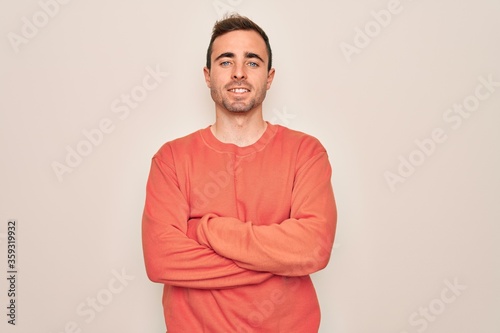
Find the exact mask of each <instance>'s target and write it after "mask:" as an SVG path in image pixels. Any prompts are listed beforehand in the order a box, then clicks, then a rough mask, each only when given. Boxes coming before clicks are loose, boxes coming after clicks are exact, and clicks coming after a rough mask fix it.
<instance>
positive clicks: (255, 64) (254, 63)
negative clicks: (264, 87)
mask: <svg viewBox="0 0 500 333" xmlns="http://www.w3.org/2000/svg"><path fill="white" fill-rule="evenodd" d="M248 65H249V66H250V67H259V64H257V63H256V62H249V63H248Z"/></svg>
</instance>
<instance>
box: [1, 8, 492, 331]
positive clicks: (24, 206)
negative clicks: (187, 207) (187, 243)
mask: <svg viewBox="0 0 500 333" xmlns="http://www.w3.org/2000/svg"><path fill="white" fill-rule="evenodd" d="M61 1H62V0H61ZM46 3H47V4H50V3H52V7H50V6H48V5H46V6H45V5H43V4H46ZM54 4H58V3H57V2H55V0H41V1H40V2H38V1H35V0H22V1H21V0H19V1H6V0H2V1H1V2H0V18H1V19H0V35H1V36H2V38H1V39H0V57H1V59H0V60H1V61H0V71H1V72H0V73H1V75H0V112H1V117H0V136H1V141H0V153H1V164H0V180H1V185H0V242H1V244H0V254H1V258H0V263H1V264H0V267H1V272H0V277H1V279H0V304H1V308H2V309H3V310H1V311H0V312H1V313H0V318H2V319H1V323H0V327H1V331H2V332H23V333H24V332H26V333H27V332H46V333H61V332H66V333H69V332H96V333H98V332H122V333H126V332H134V333H136V332H151V333H153V332H164V331H165V326H164V323H163V313H162V308H161V289H162V288H161V286H160V285H155V284H153V283H152V282H150V281H149V280H148V279H147V277H146V275H145V270H144V265H143V259H142V249H141V239H140V224H141V215H142V209H143V204H144V192H145V182H146V179H147V176H148V172H149V165H150V159H151V157H152V155H153V154H154V153H155V152H156V151H157V150H158V148H159V147H160V146H161V144H163V143H164V142H166V141H168V140H172V139H174V138H177V137H179V136H183V135H186V134H188V133H191V132H193V131H195V130H197V129H199V128H203V127H206V126H208V125H209V124H210V123H212V122H213V119H214V117H213V116H214V109H213V103H212V101H211V99H210V97H209V91H208V90H207V88H206V86H205V83H204V81H203V76H202V68H203V66H204V62H205V52H206V48H207V46H208V42H209V39H210V33H211V28H212V26H213V24H214V22H215V20H216V19H217V18H218V17H219V16H220V15H221V13H222V11H224V10H226V9H230V10H234V11H238V12H240V13H241V14H243V15H247V16H249V17H250V18H252V19H253V20H255V21H256V22H257V23H258V24H259V25H260V26H262V27H263V28H264V29H265V30H266V32H267V33H268V35H269V37H270V39H271V46H272V48H273V52H274V67H275V68H276V78H275V81H274V84H273V87H272V89H271V91H270V92H269V94H268V98H267V100H266V103H265V106H264V108H265V113H266V119H267V120H270V121H271V122H273V123H278V124H282V125H285V126H288V127H290V128H293V129H297V130H301V131H304V132H307V133H309V134H312V135H314V136H316V137H318V138H319V139H320V140H321V142H322V143H323V145H324V146H325V147H326V148H327V150H328V152H329V155H330V160H331V163H332V166H333V170H334V174H333V179H332V182H333V185H334V190H335V194H336V199H337V204H338V211H339V219H338V233H337V238H336V246H335V248H334V250H333V254H332V258H331V261H330V264H329V266H328V267H327V268H326V269H325V270H323V271H321V272H319V273H317V274H314V275H313V279H314V281H315V285H316V287H317V291H318V294H319V298H320V302H321V306H322V313H323V317H322V324H321V330H320V331H321V332H322V333H367V332H370V333H378V332H380V333H403V332H406V333H414V332H429V333H432V332H441V333H448V332H454V333H470V332H478V333H493V332H495V333H496V332H499V331H500V316H498V310H499V309H500V284H499V283H498V282H499V281H500V260H499V256H498V253H500V251H499V250H500V245H499V242H498V236H499V232H500V226H499V221H500V208H499V207H500V205H499V204H498V199H499V191H500V177H499V175H498V172H499V171H498V170H500V159H499V152H500V134H499V133H500V131H499V129H498V128H499V125H500V115H499V111H500V86H499V84H498V83H496V86H495V85H493V86H492V87H489V88H490V90H488V88H486V87H482V88H477V87H478V86H480V85H481V81H480V79H479V78H483V79H484V80H488V79H489V80H491V81H493V82H500V65H499V61H498V59H500V44H499V42H498V36H499V33H500V20H499V19H498V18H499V17H500V2H499V1H498V0H477V1H471V0H468V1H451V0H443V1H429V0H413V1H411V0H401V1H400V2H399V4H398V3H397V2H394V1H387V0H384V1H378V0H377V1H375V0H371V1H368V0H359V1H347V0H337V1H326V0H323V1H321V0H312V1H264V0H254V1H252V0H221V1H213V0H193V1H168V0H167V1H165V0H164V1H159V0H146V1H127V0H125V1H118V0H107V1H82V0H73V1H68V3H66V4H58V5H57V7H58V8H56V7H54ZM222 4H225V5H224V6H223V5H222ZM44 6H45V7H46V8H49V9H45V11H48V12H50V11H51V16H49V15H48V14H44V11H43V10H44V9H43V7H44ZM50 8H51V9H50ZM388 8H389V9H391V10H392V11H393V12H392V13H391V12H390V11H388ZM372 12H373V13H372ZM377 13H378V14H377ZM381 13H386V14H387V13H390V16H387V15H386V16H383V14H381ZM376 17H378V19H379V21H380V23H378V21H377V20H376ZM23 18H24V19H23ZM26 22H32V23H33V22H35V23H36V24H38V27H36V26H35V29H36V30H33V29H31V30H30V29H29V28H27V27H26V25H27V24H28V23H26ZM366 29H367V31H366ZM370 29H371V30H370ZM360 31H361V32H360ZM23 32H24V34H25V36H23ZM367 33H368V35H365V34H367ZM363 35H365V36H363ZM15 36H17V37H15ZM26 36H28V37H26ZM347 44H349V45H350V50H351V51H352V50H353V49H354V48H356V52H355V53H353V52H354V51H352V52H351V53H349V52H346V51H345V50H346V48H349V46H347ZM356 45H357V46H356ZM343 50H344V51H343ZM148 68H149V69H150V70H155V69H158V70H160V71H161V72H163V73H168V76H167V75H165V77H164V78H162V79H161V80H159V81H161V82H159V83H158V85H157V87H156V88H155V89H153V90H151V91H148V92H147V96H144V98H143V100H141V101H140V102H139V103H138V104H137V106H136V107H135V109H131V108H130V113H128V114H125V113H124V111H123V112H119V113H115V112H113V110H114V109H113V107H112V105H113V103H114V101H116V100H118V101H120V99H121V98H122V95H124V94H131V93H132V92H135V93H139V92H141V88H140V87H141V85H142V80H143V78H144V77H145V76H146V75H148ZM151 82H153V81H151ZM477 89H479V90H477ZM477 91H479V93H480V96H481V100H479V99H478V98H477V97H475V95H476V93H477ZM475 102H478V103H477V104H474V103H475ZM115 103H116V102H115ZM463 103H472V104H469V106H468V107H469V109H471V110H473V111H471V112H469V111H467V110H466V111H465V112H464V113H463V114H464V115H465V116H466V117H465V118H464V117H461V118H460V119H461V123H460V126H459V127H457V126H458V120H457V119H459V118H458V113H449V112H453V109H452V111H449V109H450V108H453V106H454V105H460V104H463ZM121 105H122V106H123V105H124V104H121ZM115 106H116V105H115ZM120 116H121V118H120ZM451 116H453V117H454V118H450V117H451ZM446 117H448V118H447V119H448V120H446V119H445V118H446ZM103 119H108V120H107V121H108V122H109V124H110V126H111V127H112V130H110V131H108V132H110V133H104V134H103V136H102V138H99V137H98V136H96V139H95V142H96V144H95V145H92V146H90V148H89V146H85V143H82V141H85V140H86V138H85V136H84V134H83V132H84V131H92V130H93V129H96V128H98V127H99V124H100V122H101V121H103ZM452 119H453V120H452ZM104 121H106V120H104ZM456 127H457V128H456ZM436 128H438V132H439V131H440V133H441V135H440V138H441V139H442V140H441V141H443V142H440V143H432V144H431V143H430V141H429V140H430V138H432V132H433V130H434V129H436ZM439 129H440V130H439ZM94 133H95V132H94ZM443 138H445V139H443ZM98 139H99V140H98ZM416 141H418V142H420V143H421V146H422V145H423V144H427V145H426V146H425V145H424V148H419V146H418V144H417V143H416ZM79 144H80V149H85V147H86V148H87V151H86V153H87V156H84V157H83V158H82V160H81V161H79V163H76V162H75V163H74V167H68V169H69V170H70V171H71V172H65V173H64V174H62V175H59V176H60V177H59V178H61V179H58V176H57V172H55V171H54V167H53V166H54V164H57V163H60V164H61V165H62V164H64V165H67V163H66V161H65V159H66V158H67V154H68V150H67V149H68V147H69V149H77V147H78V145H79ZM425 147H427V148H425ZM422 150H426V151H425V152H422ZM402 160H405V161H409V160H411V161H413V162H401V161H402ZM405 163H414V164H418V165H417V166H415V167H411V166H408V165H406V166H403V165H404V164H405ZM68 169H67V170H66V171H68ZM388 173H391V175H392V177H393V178H392V179H393V180H394V179H397V181H393V182H392V183H391V182H390V181H388V180H387V179H386V177H387V175H388ZM396 176H397V177H400V178H394V177H396ZM9 219H17V221H18V230H17V233H18V235H17V237H18V261H17V266H18V271H19V274H18V281H17V282H18V285H17V291H18V295H17V296H18V297H17V306H18V308H17V319H16V324H17V325H16V326H15V327H13V326H12V325H8V324H7V319H8V318H7V316H6V313H7V309H6V306H7V302H8V297H7V289H8V285H7V280H6V271H7V260H6V256H7V254H6V248H7V245H6V233H7V222H8V220H9ZM116 274H125V276H126V277H127V278H126V280H125V281H124V282H120V281H119V280H117V279H116V277H115V275H116ZM449 285H458V287H457V286H456V287H453V288H450V287H449ZM457 288H458V289H457ZM111 291H113V292H111ZM92 299H97V300H98V301H97V302H101V303H104V304H101V303H97V305H96V309H99V311H97V310H92V307H91V306H90V305H89V303H88V302H89V301H90V302H91V300H92ZM99 300H100V301H99ZM425 313H427V314H425ZM189 333H191V332H189Z"/></svg>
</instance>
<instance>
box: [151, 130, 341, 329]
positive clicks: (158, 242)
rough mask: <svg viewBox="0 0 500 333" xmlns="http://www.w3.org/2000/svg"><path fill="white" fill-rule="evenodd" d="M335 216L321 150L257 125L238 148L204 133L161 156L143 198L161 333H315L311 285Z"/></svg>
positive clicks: (170, 145) (312, 141)
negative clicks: (253, 136) (252, 138)
mask: <svg viewBox="0 0 500 333" xmlns="http://www.w3.org/2000/svg"><path fill="white" fill-rule="evenodd" d="M336 220H337V212H336V207H335V201H334V195H333V191H332V186H331V167H330V163H329V161H328V156H327V153H326V151H325V149H324V148H323V146H322V145H321V144H320V142H319V141H318V140H317V139H316V138H314V137H312V136H309V135H306V134H304V133H301V132H298V131H294V130H290V129H288V128H286V127H283V126H280V125H272V124H270V123H268V124H267V128H266V130H265V132H264V134H263V135H262V136H261V137H260V139H259V140H258V141H257V142H256V143H254V144H252V145H250V146H245V147H239V146H236V145H234V144H228V143H223V142H221V141H219V140H218V139H217V138H216V137H215V136H214V135H213V134H212V132H211V129H210V127H207V128H204V129H202V130H199V131H197V132H194V133H192V134H190V135H188V136H185V137H183V138H179V139H176V140H173V141H171V142H167V143H166V144H164V145H163V146H162V147H161V148H160V150H159V151H158V152H157V153H156V154H155V155H154V157H153V159H152V164H151V170H150V175H149V179H148V182H147V186H146V204H145V209H144V215H143V223H142V234H143V249H144V257H145V264H146V271H147V274H148V277H149V278H150V279H151V280H152V281H154V282H158V283H162V284H164V292H163V307H164V315H165V323H166V326H167V330H168V333H201V332H206V333H235V332H239V333H250V332H259V333H265V332H270V333H271V332H272V333H280V332H283V333H285V332H286V333H294V332H297V333H313V332H314V333H315V332H318V328H319V323H320V309H319V303H318V299H317V296H316V292H315V289H314V287H313V284H312V281H311V279H310V277H309V274H311V273H313V272H316V271H318V270H320V269H322V268H324V267H325V266H326V265H327V263H328V261H329V258H330V253H331V249H332V245H333V240H334V236H335V228H336Z"/></svg>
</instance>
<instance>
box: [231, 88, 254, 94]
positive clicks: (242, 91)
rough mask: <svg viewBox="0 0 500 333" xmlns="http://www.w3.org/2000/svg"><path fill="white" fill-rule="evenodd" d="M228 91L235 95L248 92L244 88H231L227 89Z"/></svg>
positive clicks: (248, 90)
mask: <svg viewBox="0 0 500 333" xmlns="http://www.w3.org/2000/svg"><path fill="white" fill-rule="evenodd" d="M228 91H230V92H233V93H236V94H243V93H247V92H250V89H248V88H246V87H233V88H230V89H228Z"/></svg>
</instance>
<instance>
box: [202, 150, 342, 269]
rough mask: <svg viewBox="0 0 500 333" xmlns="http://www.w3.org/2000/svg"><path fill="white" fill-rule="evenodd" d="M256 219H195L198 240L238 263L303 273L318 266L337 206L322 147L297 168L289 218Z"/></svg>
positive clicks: (330, 237) (332, 234) (325, 256)
mask: <svg viewBox="0 0 500 333" xmlns="http://www.w3.org/2000/svg"><path fill="white" fill-rule="evenodd" d="M271 222H272V223H271V224H266V225H255V224H253V223H252V222H251V221H246V222H244V221H240V220H239V219H236V218H232V217H214V216H210V217H209V218H208V219H204V220H201V221H199V223H198V227H197V231H196V237H197V240H198V242H199V243H200V244H202V245H205V246H207V247H209V248H212V249H214V250H215V252H217V253H218V254H220V255H222V256H224V257H226V258H231V259H232V260H234V262H235V263H236V264H237V265H238V266H239V267H241V268H245V269H250V270H255V271H265V272H270V273H273V274H276V275H284V276H302V275H308V274H311V273H314V272H316V271H318V270H320V269H323V268H324V267H325V266H326V265H327V263H328V261H329V258H330V253H331V249H332V246H333V240H334V237H335V229H336V223H337V210H336V205H335V199H334V195H333V189H332V185H331V166H330V163H329V161H328V156H327V153H326V152H321V153H318V154H316V155H314V156H313V157H311V158H310V159H309V160H308V161H307V162H306V163H305V164H304V165H303V166H301V167H300V169H299V170H297V172H296V177H295V182H294V188H293V193H292V203H291V212H290V218H288V219H286V220H284V221H271Z"/></svg>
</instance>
